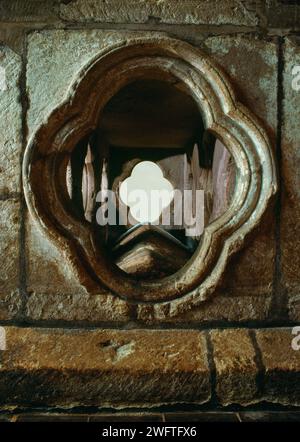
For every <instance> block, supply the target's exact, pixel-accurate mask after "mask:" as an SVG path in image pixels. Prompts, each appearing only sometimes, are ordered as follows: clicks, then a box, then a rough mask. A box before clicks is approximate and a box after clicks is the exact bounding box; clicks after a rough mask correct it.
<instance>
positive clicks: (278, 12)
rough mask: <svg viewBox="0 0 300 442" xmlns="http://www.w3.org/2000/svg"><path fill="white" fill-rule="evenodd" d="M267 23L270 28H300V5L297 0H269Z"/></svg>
mask: <svg viewBox="0 0 300 442" xmlns="http://www.w3.org/2000/svg"><path fill="white" fill-rule="evenodd" d="M266 3H267V7H266V11H265V12H266V17H265V18H266V24H267V26H268V27H269V28H281V29H284V28H287V29H292V30H296V29H299V17H300V5H299V4H297V3H299V2H298V1H297V0H269V1H268V2H266Z"/></svg>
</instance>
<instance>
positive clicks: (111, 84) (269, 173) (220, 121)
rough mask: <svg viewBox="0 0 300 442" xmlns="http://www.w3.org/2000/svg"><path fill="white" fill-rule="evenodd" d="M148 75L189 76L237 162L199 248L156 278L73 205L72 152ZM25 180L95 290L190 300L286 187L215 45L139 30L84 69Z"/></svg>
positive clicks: (29, 156) (47, 223)
mask: <svg viewBox="0 0 300 442" xmlns="http://www.w3.org/2000/svg"><path fill="white" fill-rule="evenodd" d="M140 78H156V79H157V78H160V79H164V80H165V81H167V82H170V83H174V82H176V81H181V82H183V84H184V85H185V88H186V91H187V92H188V94H189V95H191V96H192V97H193V99H194V100H195V102H196V104H197V106H198V107H199V109H200V110H201V114H202V116H203V121H204V123H205V127H206V129H207V130H209V131H210V132H211V133H213V134H215V136H216V137H217V138H218V139H219V140H221V141H222V143H223V144H224V145H225V146H226V148H227V149H228V150H229V152H230V154H231V156H232V157H233V159H234V162H235V166H236V171H237V173H236V184H235V189H234V195H233V198H232V202H231V204H230V206H229V207H228V209H227V210H226V212H225V213H223V214H222V215H221V216H220V217H218V218H217V219H216V220H214V221H213V222H212V223H211V224H209V225H208V226H207V227H206V228H205V230H204V232H203V235H202V237H201V241H200V243H199V246H198V247H197V249H196V251H195V252H194V254H193V256H192V258H191V259H190V260H189V261H188V262H187V263H186V264H185V265H184V267H183V268H181V269H180V270H179V271H178V272H176V273H175V274H173V275H171V276H168V277H166V278H163V279H160V280H155V281H143V280H139V281H137V280H136V279H135V278H132V277H131V276H130V275H128V274H126V273H125V272H123V271H122V270H120V269H119V268H118V267H117V266H116V265H115V264H114V263H112V262H111V261H110V260H109V257H108V254H107V251H106V250H105V249H104V247H102V245H101V242H99V238H98V236H97V232H95V229H94V228H93V226H91V224H90V223H88V222H82V220H79V219H78V218H76V216H74V215H72V213H71V212H70V211H69V210H68V208H67V206H68V192H67V186H66V180H65V176H66V169H67V165H68V161H69V157H70V152H71V151H72V149H73V147H74V146H75V145H77V144H78V143H79V142H80V140H82V139H83V138H84V137H85V136H86V135H87V134H89V133H91V132H92V131H93V130H95V128H96V127H97V124H98V121H99V118H101V111H102V110H103V108H104V106H105V105H106V103H107V102H108V101H109V100H110V98H111V97H112V96H114V95H115V94H116V93H117V92H118V91H119V90H120V89H121V88H122V87H124V86H125V85H126V84H128V83H129V82H132V81H135V80H138V79H140ZM82 103H85V105H84V106H83V105H82ZM41 176H43V177H44V185H43V186H41V185H40V177H41ZM23 183H24V193H25V197H26V201H27V205H28V207H29V210H30V213H31V215H32V216H33V217H34V218H35V220H36V221H37V222H38V223H39V225H40V227H41V229H43V231H44V232H45V233H46V234H47V235H48V236H49V237H50V238H51V239H52V240H53V241H54V242H55V243H56V245H57V247H58V248H60V249H62V250H63V251H64V253H65V256H66V258H67V259H68V260H69V262H70V264H71V265H72V266H73V269H74V271H75V272H76V273H77V275H78V277H79V278H80V281H81V283H82V284H84V285H85V287H86V288H87V289H88V290H89V291H90V292H92V293H97V292H99V290H101V289H102V288H103V286H104V287H106V288H107V289H108V290H110V291H111V292H113V293H114V294H116V295H118V296H121V297H122V298H125V299H127V300H129V301H134V302H150V303H156V302H164V303H172V302H176V305H177V307H178V305H179V304H180V305H182V308H183V309H184V308H185V307H186V306H187V307H188V308H191V305H196V304H199V303H200V302H202V301H203V300H205V299H207V298H208V297H209V296H211V295H212V293H213V291H214V289H215V287H216V285H217V284H218V281H219V279H220V277H221V275H222V273H223V272H224V269H225V266H226V264H227V262H228V259H229V257H230V255H232V254H233V253H234V252H236V251H237V250H239V249H240V248H241V247H242V245H243V244H244V241H245V239H246V237H247V235H248V234H249V233H250V232H251V231H252V230H253V229H254V228H255V227H256V226H257V225H258V223H259V222H260V220H261V218H262V215H263V213H264V212H265V210H266V208H267V206H268V204H269V201H270V199H271V198H272V196H273V195H274V193H275V192H276V189H277V180H276V170H275V164H274V158H273V153H272V148H271V146H270V142H269V140H268V137H267V135H266V132H265V131H264V129H263V128H262V127H261V125H260V123H259V122H258V121H257V120H256V118H255V117H254V116H253V115H252V114H251V112H250V111H249V110H248V109H246V108H245V107H244V106H242V105H241V104H240V103H239V102H238V101H237V100H236V98H235V95H234V92H233V90H232V88H231V86H230V84H229V82H228V80H227V79H226V76H225V75H224V73H223V72H222V71H221V70H220V69H219V67H218V66H217V65H216V64H215V63H214V62H213V61H212V60H211V59H210V57H208V56H207V55H206V54H204V53H202V52H201V51H199V50H198V49H196V48H194V47H192V46H191V45H189V44H188V43H185V42H182V41H179V40H176V39H171V38H167V37H166V38H162V37H159V38H151V37H150V38H149V37H145V38H144V37H137V38H134V39H132V40H130V39H128V40H127V41H126V42H125V41H124V42H122V43H119V44H116V45H115V46H113V47H108V48H107V49H105V50H103V51H102V52H101V53H99V54H98V56H97V57H96V58H94V59H93V60H92V61H91V62H90V63H89V65H88V66H86V67H85V68H84V69H83V70H82V71H81V72H80V73H79V74H78V76H77V78H76V81H75V83H74V84H73V86H72V88H71V89H70V91H69V97H68V98H67V99H66V100H65V101H64V102H63V103H61V105H60V106H59V108H58V109H56V110H54V111H53V113H52V114H51V115H50V116H49V118H48V121H47V122H46V123H44V124H42V125H41V127H40V128H39V130H38V131H37V132H36V133H35V134H34V136H33V137H32V139H31V140H30V142H29V144H28V146H27V149H26V152H25V156H24V163H23Z"/></svg>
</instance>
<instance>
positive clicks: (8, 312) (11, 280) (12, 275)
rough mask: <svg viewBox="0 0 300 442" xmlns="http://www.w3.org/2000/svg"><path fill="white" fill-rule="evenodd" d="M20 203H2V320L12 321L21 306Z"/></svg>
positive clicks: (0, 226)
mask: <svg viewBox="0 0 300 442" xmlns="http://www.w3.org/2000/svg"><path fill="white" fill-rule="evenodd" d="M19 228H20V226H19V203H18V202H17V201H16V200H5V201H0V256H1V275H0V320H7V319H12V318H13V317H14V316H15V315H16V314H17V313H18V310H19V308H20V305H21V300H20V294H19Z"/></svg>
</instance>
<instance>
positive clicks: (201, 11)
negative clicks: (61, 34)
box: [60, 0, 259, 26]
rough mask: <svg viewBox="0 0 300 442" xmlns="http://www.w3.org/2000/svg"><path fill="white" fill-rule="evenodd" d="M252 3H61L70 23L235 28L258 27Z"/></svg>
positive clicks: (88, 0)
mask: <svg viewBox="0 0 300 442" xmlns="http://www.w3.org/2000/svg"><path fill="white" fill-rule="evenodd" d="M250 3H251V2H249V1H235V0H224V1H222V3H220V2H219V1H217V0H212V1H209V2H208V1H206V0H185V1H182V2H179V1H170V0H161V1H156V0H147V1H141V0H128V1H126V2H122V1H120V0H110V1H109V2H99V1H97V0H75V1H72V2H68V3H67V4H64V3H61V5H60V17H61V18H62V19H63V20H68V21H84V22H85V21H93V22H94V21H98V22H106V23H147V22H149V21H150V22H151V20H153V21H155V22H161V23H168V24H183V23H184V24H215V25H221V24H228V23H229V24H233V25H242V26H255V25H257V24H258V22H259V20H258V17H257V15H256V8H255V7H253V5H252V6H251V4H250Z"/></svg>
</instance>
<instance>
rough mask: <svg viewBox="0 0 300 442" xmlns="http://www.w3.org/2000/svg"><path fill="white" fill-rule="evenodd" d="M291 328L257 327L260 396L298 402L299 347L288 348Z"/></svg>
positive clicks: (293, 402) (299, 387) (299, 382)
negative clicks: (261, 375)
mask: <svg viewBox="0 0 300 442" xmlns="http://www.w3.org/2000/svg"><path fill="white" fill-rule="evenodd" d="M293 338H295V335H293V334H292V329H270V330H257V331H256V339H257V343H258V346H259V348H260V352H261V358H262V362H263V365H264V367H265V374H264V378H265V379H264V399H265V400H267V401H270V402H276V403H280V404H285V405H287V404H288V405H298V406H299V405H300V350H298V351H296V350H293V348H292V339H293Z"/></svg>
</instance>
